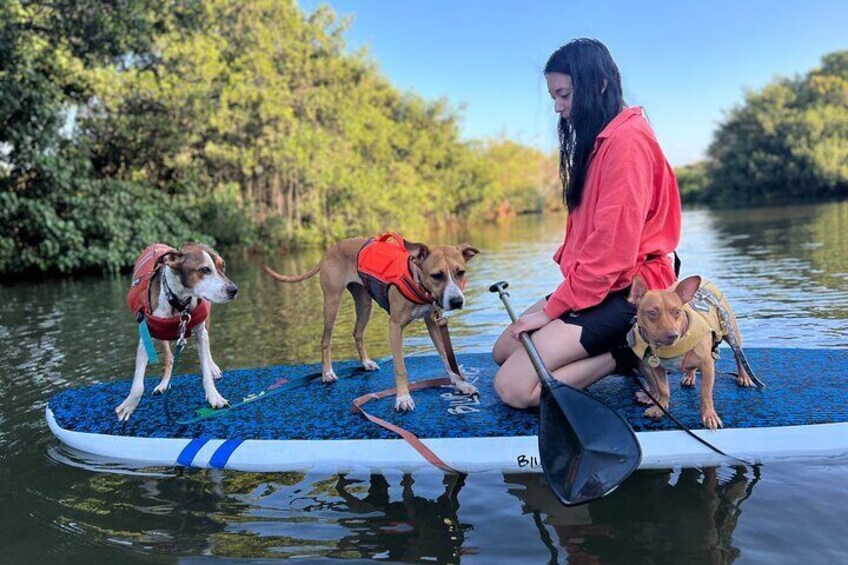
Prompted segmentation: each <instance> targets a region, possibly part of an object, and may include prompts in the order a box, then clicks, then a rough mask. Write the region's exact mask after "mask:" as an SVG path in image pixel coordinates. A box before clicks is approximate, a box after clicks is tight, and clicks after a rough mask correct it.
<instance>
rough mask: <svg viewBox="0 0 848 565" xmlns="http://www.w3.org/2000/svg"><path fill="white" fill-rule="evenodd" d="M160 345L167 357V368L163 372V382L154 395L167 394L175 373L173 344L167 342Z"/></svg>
mask: <svg viewBox="0 0 848 565" xmlns="http://www.w3.org/2000/svg"><path fill="white" fill-rule="evenodd" d="M160 343H161V344H162V353H163V356H164V357H165V362H164V365H165V366H164V368H163V370H162V380H161V381H159V384H158V385H156V388H154V389H153V394H165V391H167V390H168V385H170V384H171V373H172V372H173V371H174V354H173V353H171V344H170V343H168V342H167V341H162V342H160Z"/></svg>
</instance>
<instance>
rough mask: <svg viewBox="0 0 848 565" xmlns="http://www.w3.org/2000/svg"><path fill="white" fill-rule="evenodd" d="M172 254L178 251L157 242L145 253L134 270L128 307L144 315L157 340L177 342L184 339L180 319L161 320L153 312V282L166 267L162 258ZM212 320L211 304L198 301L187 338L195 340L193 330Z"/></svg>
mask: <svg viewBox="0 0 848 565" xmlns="http://www.w3.org/2000/svg"><path fill="white" fill-rule="evenodd" d="M170 251H174V248H173V247H169V246H167V245H165V244H164V243H154V244H153V245H151V246H150V247H148V248H147V249H145V250H144V251H142V252H141V255H139V256H138V259H136V260H135V266H134V267H133V274H132V286H131V287H130V292H129V294H127V306H129V309H130V310H131V311H132V313H133V314H134V315H135V316H138V314H139V313H141V314H143V315H144V319H145V320H146V321H147V327H148V329H149V330H150V335H151V336H153V337H155V338H156V339H161V340H167V341H175V340H176V339H178V338H179V337H180V336H179V331H180V316H179V315H177V316H173V317H171V318H158V317H156V316H154V315H153V312H152V311H151V309H150V280H151V279H152V278H153V275H155V274H156V272H157V271H159V269H161V268H162V262H161V259H162V256H163V255H165V254H166V253H168V252H170ZM208 317H209V303H208V302H206V301H205V300H198V301H197V306H195V307H194V309H193V310H192V311H191V322H189V324H188V327H187V328H186V335H185V337H191V328H193V327H194V326H196V325H198V324H202V323H203V322H205V321H206V318H208Z"/></svg>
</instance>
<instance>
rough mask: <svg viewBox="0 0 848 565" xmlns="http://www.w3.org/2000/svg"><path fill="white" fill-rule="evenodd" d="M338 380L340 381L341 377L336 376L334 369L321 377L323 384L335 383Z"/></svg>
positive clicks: (325, 372)
mask: <svg viewBox="0 0 848 565" xmlns="http://www.w3.org/2000/svg"><path fill="white" fill-rule="evenodd" d="M337 380H339V377H337V376H336V372H335V371H334V370H332V369H330V370H329V371H324V373H323V374H322V375H321V382H325V383H334V382H336V381H337Z"/></svg>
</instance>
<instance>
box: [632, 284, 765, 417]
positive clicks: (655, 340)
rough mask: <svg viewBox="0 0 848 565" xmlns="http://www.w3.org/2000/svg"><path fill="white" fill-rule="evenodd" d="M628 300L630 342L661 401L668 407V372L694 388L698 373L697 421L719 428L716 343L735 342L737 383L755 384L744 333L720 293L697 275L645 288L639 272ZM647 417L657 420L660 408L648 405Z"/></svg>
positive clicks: (683, 383) (733, 343)
mask: <svg viewBox="0 0 848 565" xmlns="http://www.w3.org/2000/svg"><path fill="white" fill-rule="evenodd" d="M693 299H694V300H693ZM629 300H630V302H631V303H633V304H635V305H636V307H637V314H636V325H635V326H634V327H633V330H631V332H630V335H629V336H628V342H629V345H630V346H631V348H632V349H633V351H634V353H636V356H637V357H639V359H640V367H639V370H640V372H641V373H642V374H643V375H644V376H645V378H646V379H648V381H649V383H650V385H651V388H652V389H653V392H654V393H655V394H656V398H657V400H658V401H659V403H660V404H662V406H663V407H665V408H668V403H669V388H668V374H667V372H668V371H683V372H684V376H683V379H682V380H681V381H680V384H681V385H683V386H693V385H694V384H695V371H700V372H701V378H702V382H701V421H702V422H703V424H704V426H705V427H707V428H709V429H711V430H715V429H716V428H719V427H721V426H722V422H721V418H719V416H718V414H716V411H715V407H714V406H713V383H714V381H715V362H714V359H715V357H716V356H717V355H715V353H716V352H717V348H718V344H719V342H721V341H726V342H727V343H729V344H730V345H731V346H733V348H734V354H735V355H736V354H737V350H738V352H739V353H738V355H736V363H737V369H738V375H739V376H738V378H737V381H736V383H737V384H738V385H739V386H746V387H748V386H754V382H753V381H752V380H751V377H750V376H749V375H748V373H747V372H746V371H745V369H744V367H743V362H742V360H743V359H744V357H743V356H742V353H741V347H742V335H741V334H740V333H739V326H738V325H737V323H736V317H735V316H734V314H733V310H732V309H731V308H730V305H729V304H728V303H727V300H726V299H725V298H724V296H723V295H722V293H721V292H720V291H719V290H718V289H717V288H716V287H715V285H713V284H712V283H710V282H709V281H704V282H703V283H702V281H701V277H699V276H692V277H689V278H687V279H684V280H682V281H680V282H679V283H678V284H677V285H676V286H675V287H673V288H671V289H669V290H647V288H646V286H645V283H644V281H643V280H642V279H641V278H640V277H638V276H637V277H635V278H634V279H633V284H632V286H631V290H630V297H629ZM722 310H723V312H722ZM645 416H647V417H650V418H655V419H660V418H662V416H663V412H662V410H660V408H659V407H657V406H652V407H650V408H648V409H647V410H646V411H645Z"/></svg>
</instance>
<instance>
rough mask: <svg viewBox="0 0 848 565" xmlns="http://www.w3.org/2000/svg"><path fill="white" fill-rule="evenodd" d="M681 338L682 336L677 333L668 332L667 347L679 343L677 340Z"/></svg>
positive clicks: (666, 337)
mask: <svg viewBox="0 0 848 565" xmlns="http://www.w3.org/2000/svg"><path fill="white" fill-rule="evenodd" d="M679 337H680V334H679V333H677V332H666V334H665V343H666V345H671V344H673V343H674V342H675V341H677V338H679Z"/></svg>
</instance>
